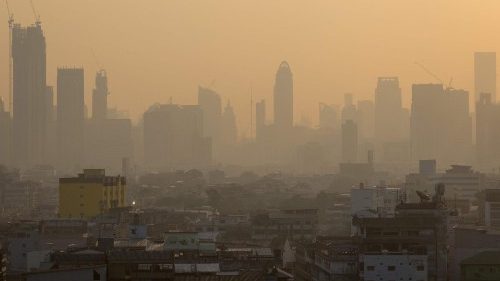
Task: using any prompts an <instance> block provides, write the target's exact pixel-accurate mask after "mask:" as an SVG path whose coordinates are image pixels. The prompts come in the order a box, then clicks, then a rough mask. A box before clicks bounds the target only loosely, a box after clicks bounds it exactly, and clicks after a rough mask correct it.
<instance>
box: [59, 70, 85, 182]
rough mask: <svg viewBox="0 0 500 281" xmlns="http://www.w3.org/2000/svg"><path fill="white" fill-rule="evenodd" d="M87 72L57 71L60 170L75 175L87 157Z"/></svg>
mask: <svg viewBox="0 0 500 281" xmlns="http://www.w3.org/2000/svg"><path fill="white" fill-rule="evenodd" d="M84 118H85V117H84V71H83V69H82V68H59V69H58V70H57V131H58V132H57V147H58V151H57V152H58V157H59V159H58V165H57V166H58V168H59V169H60V170H62V171H65V172H74V171H75V170H76V169H78V168H79V167H80V165H81V164H82V163H83V153H84Z"/></svg>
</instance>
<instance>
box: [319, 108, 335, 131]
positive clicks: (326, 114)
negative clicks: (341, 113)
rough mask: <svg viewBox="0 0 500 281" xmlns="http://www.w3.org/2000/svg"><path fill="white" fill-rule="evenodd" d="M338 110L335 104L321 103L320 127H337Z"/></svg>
mask: <svg viewBox="0 0 500 281" xmlns="http://www.w3.org/2000/svg"><path fill="white" fill-rule="evenodd" d="M337 119H338V118H337V110H336V109H335V107H334V106H333V105H327V104H324V103H320V104H319V128H320V129H333V130H335V129H337V122H338V120H337Z"/></svg>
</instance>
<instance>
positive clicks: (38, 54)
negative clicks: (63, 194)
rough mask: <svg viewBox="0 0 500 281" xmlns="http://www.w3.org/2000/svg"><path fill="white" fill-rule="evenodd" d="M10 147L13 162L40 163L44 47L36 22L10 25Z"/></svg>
mask: <svg viewBox="0 0 500 281" xmlns="http://www.w3.org/2000/svg"><path fill="white" fill-rule="evenodd" d="M11 48H12V75H13V76H12V79H13V81H12V86H13V89H12V91H13V112H12V113H13V150H14V159H15V163H14V164H15V165H16V166H18V167H26V166H30V165H34V164H41V163H42V162H43V155H44V153H43V149H44V147H45V132H46V124H45V120H46V118H45V108H44V105H45V101H44V100H45V95H46V87H47V84H46V46H45V37H44V35H43V31H42V27H41V25H40V24H39V23H37V24H36V25H31V26H28V27H21V26H20V25H19V24H15V25H14V26H13V28H12V46H11Z"/></svg>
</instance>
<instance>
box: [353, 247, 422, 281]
mask: <svg viewBox="0 0 500 281" xmlns="http://www.w3.org/2000/svg"><path fill="white" fill-rule="evenodd" d="M362 260H363V271H362V273H361V274H360V275H361V279H362V280H373V281H375V280H405V281H406V280H407V281H411V280H419V281H427V280H431V279H429V278H428V273H427V267H428V266H427V255H415V254H408V253H390V254H389V253H386V254H384V253H365V254H363V256H362Z"/></svg>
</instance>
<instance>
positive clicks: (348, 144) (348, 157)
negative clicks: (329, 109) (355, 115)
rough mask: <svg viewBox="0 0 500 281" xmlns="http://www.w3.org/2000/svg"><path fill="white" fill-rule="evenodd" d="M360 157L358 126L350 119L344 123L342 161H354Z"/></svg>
mask: <svg viewBox="0 0 500 281" xmlns="http://www.w3.org/2000/svg"><path fill="white" fill-rule="evenodd" d="M357 159H358V126H357V125H356V123H355V122H354V121H353V120H351V119H348V120H346V121H345V122H344V123H343V124H342V161H343V162H344V163H354V162H356V160H357Z"/></svg>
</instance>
